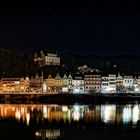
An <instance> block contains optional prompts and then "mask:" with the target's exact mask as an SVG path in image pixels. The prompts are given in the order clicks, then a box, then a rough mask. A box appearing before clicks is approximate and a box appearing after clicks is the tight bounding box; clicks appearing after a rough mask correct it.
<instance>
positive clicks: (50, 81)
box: [46, 74, 55, 94]
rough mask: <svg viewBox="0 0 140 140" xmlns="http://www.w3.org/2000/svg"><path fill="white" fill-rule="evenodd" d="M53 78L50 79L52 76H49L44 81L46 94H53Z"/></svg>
mask: <svg viewBox="0 0 140 140" xmlns="http://www.w3.org/2000/svg"><path fill="white" fill-rule="evenodd" d="M54 80H55V79H54V78H52V75H51V74H49V76H48V78H47V79H46V86H47V94H49V93H54V85H55V82H54Z"/></svg>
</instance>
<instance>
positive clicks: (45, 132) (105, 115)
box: [0, 104, 140, 139]
mask: <svg viewBox="0 0 140 140" xmlns="http://www.w3.org/2000/svg"><path fill="white" fill-rule="evenodd" d="M11 118H12V119H14V120H16V121H17V122H18V123H19V124H20V123H21V122H23V123H24V124H26V126H27V127H29V126H30V125H31V122H32V121H33V120H34V124H35V125H36V126H38V122H39V121H41V122H42V123H44V124H45V122H47V123H50V124H51V123H52V122H54V121H55V123H56V124H57V123H59V122H61V121H63V123H64V124H63V125H68V123H69V124H71V123H73V122H76V123H78V122H80V123H81V122H82V123H83V124H84V125H85V124H86V125H88V124H90V125H92V124H96V126H97V127H98V125H100V124H103V125H105V126H106V127H108V126H111V127H112V126H113V127H116V125H120V126H121V127H123V126H131V127H132V128H136V127H139V125H140V123H139V122H140V104H125V105H117V104H103V105H78V104H75V105H56V104H50V105H43V104H39V105H38V104H28V105H27V104H26V105H25V104H21V105H18V104H0V121H2V120H6V119H11ZM59 135H60V129H56V128H55V129H53V128H47V129H43V128H40V129H37V130H36V131H35V136H36V137H40V136H41V137H42V139H45V137H50V139H55V138H58V137H59ZM48 139H49V138H48Z"/></svg>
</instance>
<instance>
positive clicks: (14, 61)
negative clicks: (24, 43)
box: [0, 48, 35, 77]
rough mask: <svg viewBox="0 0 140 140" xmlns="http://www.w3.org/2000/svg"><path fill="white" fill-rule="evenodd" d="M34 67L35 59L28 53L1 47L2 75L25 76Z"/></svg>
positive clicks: (0, 65)
mask: <svg viewBox="0 0 140 140" xmlns="http://www.w3.org/2000/svg"><path fill="white" fill-rule="evenodd" d="M34 69H35V67H34V65H33V60H32V58H31V57H29V56H28V55H26V54H25V55H21V54H18V53H16V52H14V51H12V50H9V49H2V48H0V77H25V76H28V75H31V74H32V73H33V72H34Z"/></svg>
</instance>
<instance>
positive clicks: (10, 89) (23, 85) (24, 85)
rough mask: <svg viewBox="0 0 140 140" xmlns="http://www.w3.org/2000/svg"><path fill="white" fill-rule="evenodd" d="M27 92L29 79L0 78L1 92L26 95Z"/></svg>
mask: <svg viewBox="0 0 140 140" xmlns="http://www.w3.org/2000/svg"><path fill="white" fill-rule="evenodd" d="M28 91H29V78H28V77H27V78H25V79H24V78H2V79H1V92H3V93H26V92H28Z"/></svg>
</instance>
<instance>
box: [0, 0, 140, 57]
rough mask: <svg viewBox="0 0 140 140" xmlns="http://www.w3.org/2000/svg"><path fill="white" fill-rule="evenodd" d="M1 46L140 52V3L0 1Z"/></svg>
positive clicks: (95, 51) (58, 0) (120, 52)
mask: <svg viewBox="0 0 140 140" xmlns="http://www.w3.org/2000/svg"><path fill="white" fill-rule="evenodd" d="M0 47H1V48H11V49H16V50H18V51H20V52H34V51H37V50H40V49H43V50H46V51H47V50H49V51H55V50H57V51H59V52H73V53H79V54H86V53H92V54H101V55H108V54H109V55H110V54H139V55H140V3H138V2H134V1H133V0H128V1H127V2H117V1H114V2H110V1H106V2H105V0H104V1H103V0H102V1H101V0H98V1H96V0H95V1H94V2H89V1H85V2H83V1H79V0H77V1H76V2H74V1H65V2H64V1H62V0H56V1H54V0H48V1H47V2H44V1H41V0H32V1H29V0H24V1H23V0H11V1H10V0H9V1H8V0H5V2H1V3H0Z"/></svg>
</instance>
